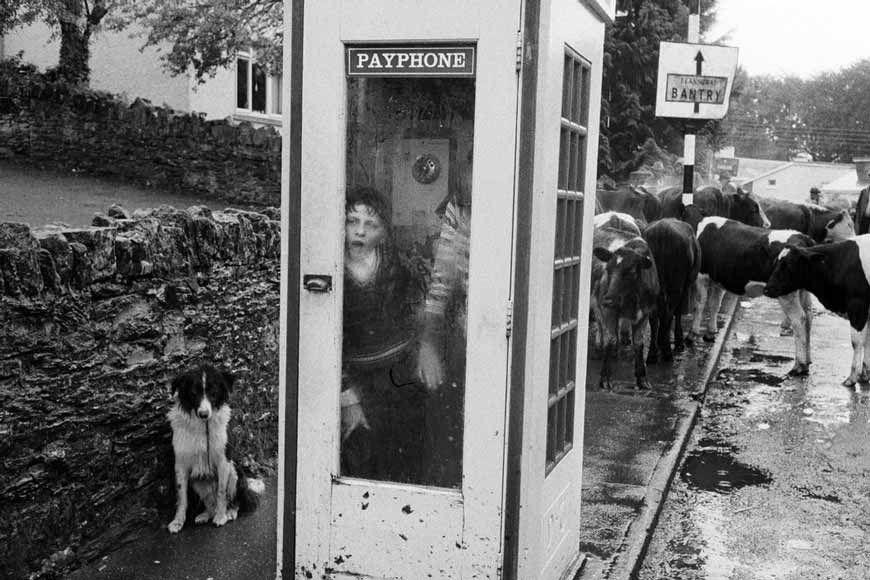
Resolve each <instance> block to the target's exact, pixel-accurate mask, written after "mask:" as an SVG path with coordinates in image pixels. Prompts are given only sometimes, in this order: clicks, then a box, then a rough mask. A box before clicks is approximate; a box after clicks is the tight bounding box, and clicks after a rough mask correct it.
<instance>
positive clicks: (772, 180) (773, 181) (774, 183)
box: [767, 179, 776, 185]
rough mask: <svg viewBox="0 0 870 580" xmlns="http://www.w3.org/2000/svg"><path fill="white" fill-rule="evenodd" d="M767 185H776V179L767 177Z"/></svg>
mask: <svg viewBox="0 0 870 580" xmlns="http://www.w3.org/2000/svg"><path fill="white" fill-rule="evenodd" d="M767 185H776V180H775V179H768V180H767Z"/></svg>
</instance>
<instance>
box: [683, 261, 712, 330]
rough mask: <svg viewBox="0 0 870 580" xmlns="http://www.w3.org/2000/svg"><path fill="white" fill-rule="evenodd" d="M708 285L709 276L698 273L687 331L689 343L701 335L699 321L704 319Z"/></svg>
mask: <svg viewBox="0 0 870 580" xmlns="http://www.w3.org/2000/svg"><path fill="white" fill-rule="evenodd" d="M709 287H710V277H709V276H707V275H706V274H699V275H698V279H697V280H695V304H693V305H692V330H691V331H690V332H689V337H688V342H689V344H691V343H693V342H695V341H696V340H698V338H699V337H700V336H701V322H702V321H703V319H704V307H705V306H706V304H707V290H708V288H709Z"/></svg>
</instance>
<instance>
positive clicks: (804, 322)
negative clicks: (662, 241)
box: [692, 217, 815, 375]
mask: <svg viewBox="0 0 870 580" xmlns="http://www.w3.org/2000/svg"><path fill="white" fill-rule="evenodd" d="M697 237H698V243H699V244H700V246H701V273H700V275H699V276H698V280H699V284H697V288H698V292H699V293H701V294H703V293H705V292H706V291H707V285H706V284H702V283H700V281H702V280H705V279H709V281H710V285H709V288H710V304H709V305H708V306H709V308H708V310H709V320H708V324H707V332H706V333H705V335H704V339H705V340H709V341H712V340H713V339H714V337H715V335H716V332H717V325H716V314H717V313H718V311H719V305H720V303H721V301H722V295H723V293H724V291H725V290H727V291H729V292H733V293H734V294H738V295H743V294H746V293H747V291H750V292H753V291H757V290H759V289H760V288H758V285H759V284H764V283H766V282H767V281H768V279H769V278H770V275H771V273H772V272H773V269H774V266H775V265H776V261H777V257H778V256H779V253H780V252H781V251H782V250H783V248H784V247H785V246H786V244H791V246H792V247H811V246H813V245H814V243H815V242H813V239H812V238H811V237H809V236H808V235H806V234H802V233H800V232H798V231H797V230H768V229H765V228H760V227H755V226H748V225H746V224H743V223H740V222H737V221H734V220H729V219H726V218H722V217H707V218H704V219H703V220H701V223H700V224H698V233H697ZM753 283H754V284H753ZM751 295H753V294H750V296H751ZM778 299H779V304H780V306H781V307H782V310H783V313H784V314H785V316H786V317H787V318H788V320H789V322H790V324H791V327H792V329H793V332H794V339H795V362H794V366H793V367H792V368H791V370H789V371H788V374H789V375H805V374H807V373H808V372H809V365H810V362H811V361H810V330H811V324H812V302H811V299H810V296H809V294H808V293H807V292H805V291H802V290H800V291H796V292H793V293H783V294H781V295H779V296H778ZM703 311H704V301H703V299H702V300H699V302H698V304H697V305H696V307H695V312H694V318H693V320H692V333H693V334H694V335H698V334H700V332H701V322H702V320H703V316H704V312H703Z"/></svg>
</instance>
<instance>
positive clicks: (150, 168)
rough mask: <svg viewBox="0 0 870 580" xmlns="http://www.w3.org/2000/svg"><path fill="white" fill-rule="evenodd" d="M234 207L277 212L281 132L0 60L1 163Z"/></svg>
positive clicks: (10, 60)
mask: <svg viewBox="0 0 870 580" xmlns="http://www.w3.org/2000/svg"><path fill="white" fill-rule="evenodd" d="M2 157H12V158H14V159H15V160H16V162H22V163H31V164H35V165H38V166H40V167H48V168H52V169H58V170H64V171H76V172H85V173H91V174H95V175H102V176H109V177H116V178H119V179H123V180H125V181H127V182H135V183H139V184H141V185H144V186H147V187H155V188H160V189H163V190H169V191H178V192H185V193H188V194H195V195H202V196H204V197H206V198H209V199H217V198H220V199H223V200H226V201H231V202H234V203H248V204H256V205H264V206H276V207H277V206H280V200H281V135H280V133H279V131H277V130H276V129H275V128H273V127H270V126H264V127H258V128H255V127H254V126H252V125H251V124H250V123H248V122H242V123H239V124H234V123H232V122H230V121H229V120H224V119H222V120H210V121H207V120H205V119H204V118H203V117H202V116H201V115H199V114H194V113H183V112H178V111H175V110H173V109H170V108H168V107H158V106H154V105H152V104H150V103H149V102H147V101H144V100H141V99H136V100H135V101H133V102H132V103H128V102H126V101H124V100H123V99H121V98H120V97H118V96H115V95H112V94H109V93H105V92H102V91H93V90H88V89H81V88H76V87H71V86H68V85H66V84H64V83H63V82H61V81H58V80H57V79H55V78H54V77H53V76H52V75H51V74H50V73H39V72H37V71H36V69H35V68H34V67H33V66H30V65H26V64H22V63H21V62H20V60H19V59H16V58H13V59H6V60H0V158H2Z"/></svg>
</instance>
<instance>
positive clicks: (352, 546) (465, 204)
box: [281, 0, 613, 580]
mask: <svg viewBox="0 0 870 580" xmlns="http://www.w3.org/2000/svg"><path fill="white" fill-rule="evenodd" d="M285 7H286V16H287V17H286V18H285V21H286V22H287V25H286V36H285V39H291V41H290V42H289V43H287V44H289V47H290V48H285V51H286V52H285V55H286V56H285V62H287V63H288V65H289V66H287V67H285V71H286V70H288V69H289V70H290V73H291V74H290V76H289V78H290V94H291V97H290V99H289V101H288V104H289V106H288V107H286V108H285V110H286V111H287V114H286V116H285V134H286V138H287V143H288V146H287V147H285V168H286V169H287V172H286V173H287V174H288V175H289V177H288V178H287V179H286V180H285V196H284V202H285V213H284V215H285V220H286V221H285V224H284V226H285V230H284V231H285V232H288V236H289V242H288V245H287V247H288V254H287V255H288V263H289V264H293V265H292V266H290V270H291V272H290V273H285V276H284V280H285V282H286V284H287V286H286V287H285V293H284V294H285V296H286V302H285V306H286V307H287V312H288V317H287V320H288V321H289V324H288V328H287V333H286V334H287V349H286V353H287V358H286V360H285V365H286V368H288V369H289V371H288V372H287V374H286V377H287V381H286V384H285V387H286V389H285V392H286V395H287V396H286V406H285V416H284V417H283V419H282V425H284V434H285V439H284V441H285V446H284V458H285V465H284V468H283V470H282V481H281V485H282V487H283V489H284V492H285V493H284V495H283V500H282V501H283V504H282V505H283V510H284V517H283V520H282V525H283V536H282V537H283V546H282V556H281V559H282V563H283V570H282V574H283V577H286V578H289V577H295V578H335V579H341V578H378V579H386V578H391V579H393V578H396V579H408V580H420V579H423V578H435V579H441V580H449V579H472V578H477V579H485V578H486V579H496V578H518V579H560V578H571V577H573V575H574V574H575V573H576V571H577V570H578V568H579V566H580V564H581V562H582V555H581V554H580V553H579V548H578V536H579V524H580V492H581V475H582V440H583V409H584V377H585V372H586V371H585V365H586V362H585V361H586V342H587V340H586V336H587V319H588V314H587V313H588V308H589V304H588V294H589V276H590V264H591V257H592V253H591V250H592V248H591V241H592V228H591V220H592V215H593V213H594V191H595V189H594V188H595V179H596V166H597V145H598V124H599V110H600V92H601V74H602V53H603V42H604V27H605V23H606V22H607V21H609V19H611V18H612V15H613V3H612V0H583V1H578V0H526V1H525V2H522V1H520V0H486V1H484V0H475V1H470V0H440V1H438V2H429V3H421V2H408V1H407V0H347V1H343V0H316V1H309V2H303V1H301V0H300V1H295V2H287V3H286V4H285ZM285 78H287V76H286V74H285ZM297 252H298V256H299V260H298V268H296V266H295V264H294V258H295V255H296V253H297ZM297 307H298V312H297V311H296V310H295V309H296V308H297ZM294 357H295V358H296V359H297V360H298V367H293V364H294V360H293V358H294ZM294 381H295V384H294Z"/></svg>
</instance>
